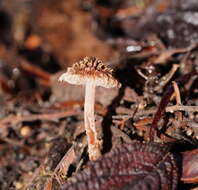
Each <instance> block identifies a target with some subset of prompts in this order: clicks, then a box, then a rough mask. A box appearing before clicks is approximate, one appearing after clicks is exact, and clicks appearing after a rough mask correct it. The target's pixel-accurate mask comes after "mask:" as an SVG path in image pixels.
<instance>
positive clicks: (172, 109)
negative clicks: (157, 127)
mask: <svg viewBox="0 0 198 190" xmlns="http://www.w3.org/2000/svg"><path fill="white" fill-rule="evenodd" d="M175 111H187V112H198V106H183V105H175V106H169V107H166V112H175Z"/></svg>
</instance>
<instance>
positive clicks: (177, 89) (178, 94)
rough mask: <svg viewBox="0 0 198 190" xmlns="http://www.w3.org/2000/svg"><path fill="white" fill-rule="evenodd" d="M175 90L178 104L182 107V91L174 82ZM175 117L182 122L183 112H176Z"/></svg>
mask: <svg viewBox="0 0 198 190" xmlns="http://www.w3.org/2000/svg"><path fill="white" fill-rule="evenodd" d="M172 84H173V88H174V94H175V99H176V104H177V105H181V104H182V103H181V96H180V91H179V87H178V85H177V83H176V82H175V81H173V82H172ZM175 116H176V118H177V119H178V120H182V118H183V117H182V112H180V111H177V112H175Z"/></svg>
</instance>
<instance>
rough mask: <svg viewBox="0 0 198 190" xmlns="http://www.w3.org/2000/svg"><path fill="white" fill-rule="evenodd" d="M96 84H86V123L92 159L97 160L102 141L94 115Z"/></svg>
mask: <svg viewBox="0 0 198 190" xmlns="http://www.w3.org/2000/svg"><path fill="white" fill-rule="evenodd" d="M94 104H95V85H94V84H93V83H91V82H87V83H86V85H85V104H84V122H85V123H84V125H85V131H86V134H87V141H88V153H89V159H90V160H97V159H98V158H99V157H100V156H101V150H100V149H101V144H102V142H101V141H100V140H99V139H98V137H97V130H96V126H95V116H94Z"/></svg>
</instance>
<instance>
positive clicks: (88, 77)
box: [59, 57, 121, 160]
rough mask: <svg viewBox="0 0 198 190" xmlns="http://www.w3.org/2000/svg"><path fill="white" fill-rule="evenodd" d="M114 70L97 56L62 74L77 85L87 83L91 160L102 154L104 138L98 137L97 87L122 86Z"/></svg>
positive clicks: (61, 77)
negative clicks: (96, 113) (95, 112)
mask: <svg viewBox="0 0 198 190" xmlns="http://www.w3.org/2000/svg"><path fill="white" fill-rule="evenodd" d="M112 73H113V70H112V69H111V68H109V67H107V66H106V65H104V64H103V63H102V62H101V61H100V60H98V59H96V58H95V57H85V58H84V59H83V60H81V61H80V62H77V63H75V64H74V65H73V66H72V67H69V68H68V69H67V72H66V73H64V74H62V75H61V76H60V78H59V81H66V82H68V83H71V84H75V85H85V102H84V125H85V131H86V134H87V140H88V153H89V159H90V160H97V159H98V158H99V157H100V156H101V148H102V140H100V139H98V135H97V130H96V126H95V117H94V102H95V87H96V86H102V87H104V88H113V87H120V86H121V84H120V83H119V82H118V81H117V80H116V79H115V78H114V77H113V76H112Z"/></svg>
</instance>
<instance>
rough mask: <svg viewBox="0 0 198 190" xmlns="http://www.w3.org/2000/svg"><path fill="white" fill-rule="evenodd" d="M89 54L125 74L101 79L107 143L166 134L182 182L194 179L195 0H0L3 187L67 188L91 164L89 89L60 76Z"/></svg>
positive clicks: (197, 155) (99, 119) (197, 162)
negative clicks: (112, 83)
mask: <svg viewBox="0 0 198 190" xmlns="http://www.w3.org/2000/svg"><path fill="white" fill-rule="evenodd" d="M85 56H95V57H97V58H99V59H101V60H102V61H103V62H104V63H105V64H107V65H109V66H111V67H112V68H114V69H115V76H116V78H117V79H118V80H119V81H120V82H121V83H122V87H121V88H120V89H107V90H106V89H103V88H98V89H97V95H96V105H95V109H96V111H95V112H96V113H95V114H96V125H98V126H102V128H103V139H104V144H103V153H104V154H105V153H107V152H109V151H110V150H112V149H113V148H114V147H116V146H117V145H121V144H123V143H132V142H133V143H134V142H136V141H138V143H142V142H143V141H146V142H147V141H155V142H157V143H160V147H161V144H163V145H164V146H167V147H168V148H169V149H168V153H170V152H171V153H172V154H173V155H176V157H177V158H176V160H177V164H176V165H177V174H176V176H178V178H177V179H178V181H177V182H176V184H177V183H178V186H177V188H176V189H191V190H192V189H194V190H195V189H197V188H198V185H197V184H198V167H197V166H198V151H197V145H198V85H197V84H198V78H197V76H198V75H197V72H198V3H197V1H196V0H188V1H186V0H168V1H163V0H122V1H121V0H116V1H114V0H104V1H103V0H100V1H99V0H98V1H97V0H84V1H83V0H59V1H57V0H43V1H36V0H21V1H17V0H2V1H0V108H1V109H0V118H1V119H0V189H1V190H11V189H18V190H22V189H31V190H33V189H36V190H37V189H38V190H40V189H45V190H50V189H60V188H61V187H62V186H63V187H66V186H67V184H66V185H64V184H65V183H66V181H67V179H68V178H69V179H70V177H71V176H72V175H75V174H78V173H79V172H80V170H83V169H84V168H89V167H90V165H89V164H88V165H87V162H88V156H87V151H86V150H87V143H86V138H85V133H84V126H83V98H84V94H83V92H84V91H83V89H82V88H81V87H79V86H72V85H69V84H60V83H59V82H58V81H57V79H58V77H59V76H60V74H61V73H62V72H63V71H64V70H65V69H66V68H67V67H68V66H71V65H72V64H73V63H74V62H76V61H79V60H80V59H82V58H83V57H85ZM173 81H175V82H173ZM138 146H139V145H138ZM148 146H149V147H150V146H151V147H152V146H153V145H152V143H151V144H148ZM151 149H152V148H151ZM160 151H161V148H159V152H160ZM162 152H163V151H162ZM184 152H185V153H184ZM168 153H167V154H168ZM171 153H170V154H171ZM159 154H160V153H159ZM161 154H162V153H161ZM110 155H111V154H110ZM178 155H179V156H178ZM162 156H163V154H162ZM148 158H149V159H150V157H149V156H148ZM149 159H148V163H150V161H149ZM102 161H103V158H102V160H101V162H102ZM104 161H105V158H104ZM161 162H164V161H163V160H162V161H161ZM104 163H105V162H104ZM107 165H108V164H107ZM112 165H113V164H112ZM105 167H106V166H105ZM132 170H133V167H132ZM162 170H163V168H162ZM147 172H148V176H149V175H150V171H147ZM134 175H135V176H136V175H138V174H134ZM97 177H98V176H97ZM97 177H96V179H97ZM152 178H153V179H154V180H155V177H153V176H152ZM163 179H164V178H163V177H162V180H161V181H163ZM112 180H113V179H112ZM91 181H92V182H91V183H93V180H91ZM82 183H83V182H82ZM160 183H162V182H159V184H157V185H160ZM170 183H172V182H170ZM157 185H156V188H157ZM129 186H130V185H129ZM127 187H128V186H127ZM73 189H78V188H77V186H75V185H74V187H73ZM85 189H88V188H86V187H85ZM108 189H110V188H108ZM121 189H124V188H122V187H121V188H120V190H121ZM125 189H126V188H125ZM128 189H131V188H130V187H128ZM133 189H136V188H133ZM172 189H175V188H172Z"/></svg>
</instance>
